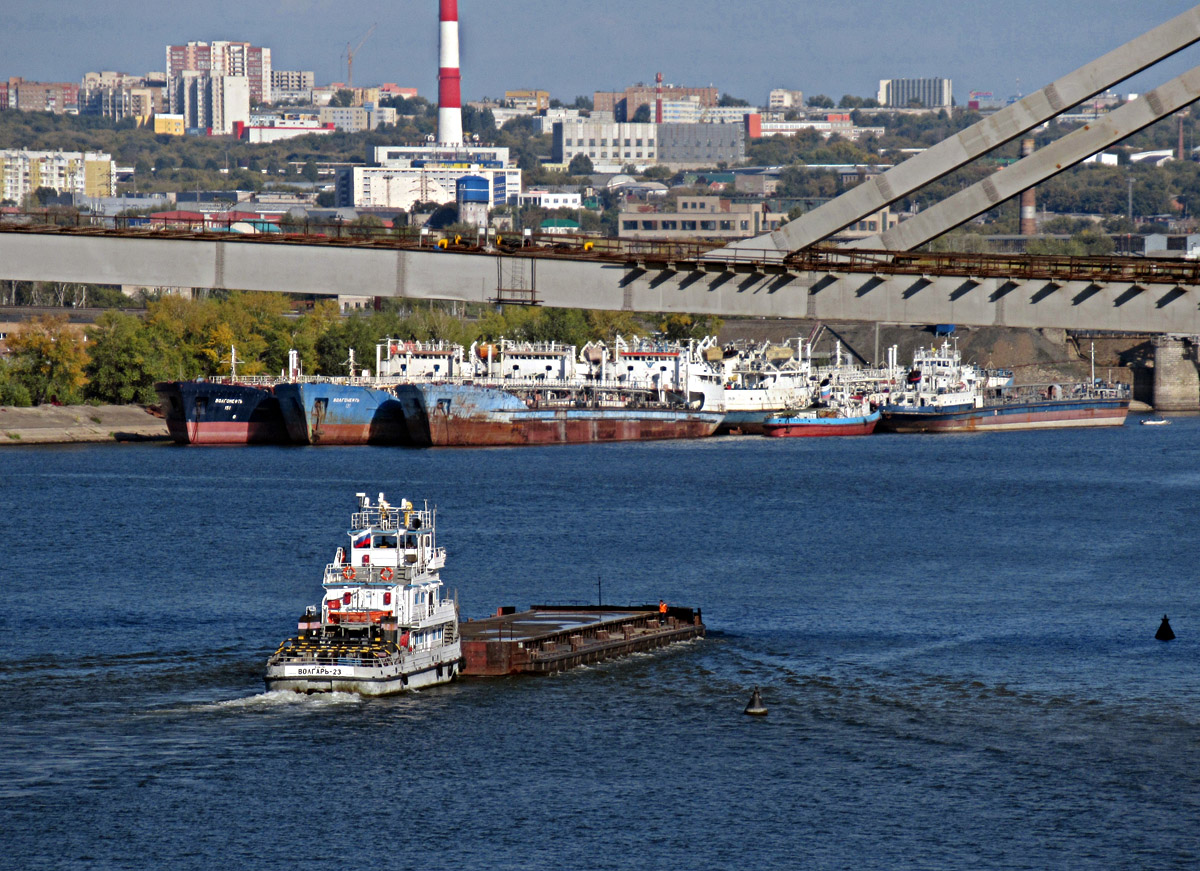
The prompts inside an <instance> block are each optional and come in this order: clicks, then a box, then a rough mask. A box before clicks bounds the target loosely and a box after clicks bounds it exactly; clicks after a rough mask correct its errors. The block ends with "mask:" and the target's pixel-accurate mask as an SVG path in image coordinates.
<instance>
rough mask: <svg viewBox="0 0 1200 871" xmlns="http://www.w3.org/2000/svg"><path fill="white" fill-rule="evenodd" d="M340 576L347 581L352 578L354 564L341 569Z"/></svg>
mask: <svg viewBox="0 0 1200 871" xmlns="http://www.w3.org/2000/svg"><path fill="white" fill-rule="evenodd" d="M342 577H343V578H345V579H346V580H348V581H352V580H354V566H346V567H345V568H344V569H342Z"/></svg>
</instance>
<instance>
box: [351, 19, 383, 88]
mask: <svg viewBox="0 0 1200 871" xmlns="http://www.w3.org/2000/svg"><path fill="white" fill-rule="evenodd" d="M376 23H378V22H376ZM374 32H375V25H374V24H372V25H371V29H370V30H368V31H367V32H366V33H365V34H364V35H363V38H362V39H360V40H359V41H358V45H356V46H354V48H351V47H350V43H346V86H347V87H349V88H353V87H354V56H355V55H356V54H358V50H359V49H360V48H362V47H363V43H364V42H366V41H367V40H368V39H370V38H371V34H372V33H374Z"/></svg>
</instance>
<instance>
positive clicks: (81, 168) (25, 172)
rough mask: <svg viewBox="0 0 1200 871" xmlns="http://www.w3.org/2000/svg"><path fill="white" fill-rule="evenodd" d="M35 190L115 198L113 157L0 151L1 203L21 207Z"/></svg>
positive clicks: (58, 152) (99, 154) (90, 153)
mask: <svg viewBox="0 0 1200 871" xmlns="http://www.w3.org/2000/svg"><path fill="white" fill-rule="evenodd" d="M38 188H50V189H51V190H53V191H55V192H56V193H60V194H82V195H83V196H88V197H111V196H114V195H116V192H117V180H116V172H115V171H114V167H113V161H112V155H109V154H104V153H101V152H91V151H87V152H81V151H23V150H16V149H10V150H4V151H0V200H9V201H11V202H14V203H17V204H18V205H21V204H22V203H23V202H24V200H25V198H26V197H28V196H30V195H31V194H33V193H34V192H35V191H36V190H37V189H38Z"/></svg>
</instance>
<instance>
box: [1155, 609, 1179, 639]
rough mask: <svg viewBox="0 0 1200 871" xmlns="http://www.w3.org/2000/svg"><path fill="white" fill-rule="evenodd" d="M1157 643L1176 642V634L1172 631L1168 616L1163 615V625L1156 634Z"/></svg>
mask: <svg viewBox="0 0 1200 871" xmlns="http://www.w3.org/2000/svg"><path fill="white" fill-rule="evenodd" d="M1154 638H1155V640H1156V641H1174V640H1175V633H1174V632H1172V631H1171V621H1169V620H1168V619H1167V615H1166V614H1163V621H1162V624H1161V625H1160V626H1159V627H1158V631H1157V632H1155V633H1154Z"/></svg>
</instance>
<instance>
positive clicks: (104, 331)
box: [84, 311, 167, 404]
mask: <svg viewBox="0 0 1200 871" xmlns="http://www.w3.org/2000/svg"><path fill="white" fill-rule="evenodd" d="M87 336H88V342H89V345H88V352H89V353H88V356H89V358H90V359H89V360H88V363H87V366H86V367H85V369H84V371H85V373H86V374H87V378H88V383H87V386H86V388H85V389H84V393H85V395H86V396H88V397H89V398H91V399H99V400H100V401H101V402H110V403H118V404H127V403H134V402H136V403H142V404H149V403H152V402H154V382H155V381H161V380H164V379H165V378H166V377H167V369H166V355H165V354H164V353H163V350H162V348H161V347H158V346H156V344H155V342H154V339H153V336H152V334H151V332H150V331H149V330H148V329H146V328H145V326H144V325H143V324H142V321H141V319H140V318H137V317H134V316H133V315H129V314H124V313H122V312H115V311H106V312H104V313H103V314H101V315H100V317H99V318H97V319H96V323H95V325H93V326H92V327H90V328H89V329H88V331H87Z"/></svg>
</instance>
